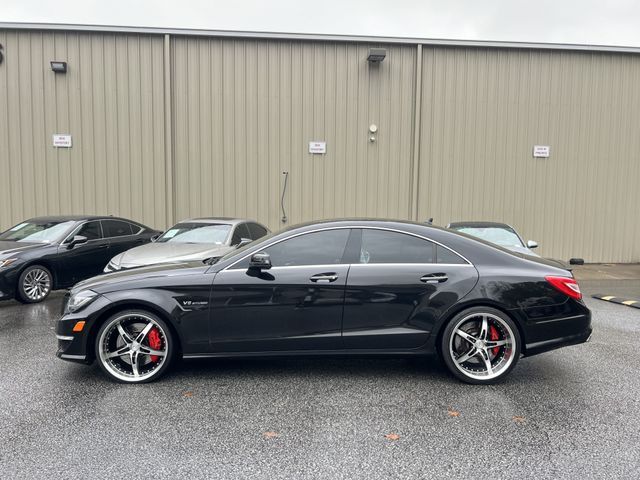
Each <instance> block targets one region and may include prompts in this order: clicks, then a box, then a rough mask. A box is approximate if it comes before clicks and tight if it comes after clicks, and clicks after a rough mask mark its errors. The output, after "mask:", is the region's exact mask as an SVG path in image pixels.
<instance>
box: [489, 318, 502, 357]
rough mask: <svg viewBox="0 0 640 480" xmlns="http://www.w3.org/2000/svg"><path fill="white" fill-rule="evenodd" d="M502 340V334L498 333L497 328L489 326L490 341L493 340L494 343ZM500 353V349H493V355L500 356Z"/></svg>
mask: <svg viewBox="0 0 640 480" xmlns="http://www.w3.org/2000/svg"><path fill="white" fill-rule="evenodd" d="M499 339H500V334H499V333H498V329H497V328H496V327H494V326H493V325H489V340H493V341H494V342H495V341H496V340H499ZM498 352H500V347H493V348H492V349H491V353H493V355H494V356H495V355H498Z"/></svg>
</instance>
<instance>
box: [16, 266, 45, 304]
mask: <svg viewBox="0 0 640 480" xmlns="http://www.w3.org/2000/svg"><path fill="white" fill-rule="evenodd" d="M22 291H23V292H24V295H25V297H26V298H27V299H28V300H30V301H32V302H38V301H40V300H42V299H43V298H45V297H46V296H47V295H49V292H50V291H51V276H50V275H49V272H47V271H46V270H43V269H41V268H37V267H36V268H33V269H31V270H29V271H28V272H27V274H26V275H25V276H24V279H23V280H22Z"/></svg>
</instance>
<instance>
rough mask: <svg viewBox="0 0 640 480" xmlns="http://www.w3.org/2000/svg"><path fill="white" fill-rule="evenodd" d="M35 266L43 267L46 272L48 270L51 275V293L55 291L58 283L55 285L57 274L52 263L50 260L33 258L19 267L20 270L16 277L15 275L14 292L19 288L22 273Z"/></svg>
mask: <svg viewBox="0 0 640 480" xmlns="http://www.w3.org/2000/svg"><path fill="white" fill-rule="evenodd" d="M36 265H40V266H43V267H45V268H46V269H47V270H49V273H51V291H53V290H57V287H58V283H57V282H58V273H57V272H56V269H55V268H54V267H53V262H51V261H50V260H47V259H42V258H33V259H31V260H27V261H26V262H25V263H24V264H23V265H22V266H21V267H20V270H18V275H17V280H16V292H17V291H18V290H17V289H18V288H20V277H21V276H22V274H23V273H24V271H25V270H26V269H27V268H29V267H33V266H36Z"/></svg>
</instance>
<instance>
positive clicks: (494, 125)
mask: <svg viewBox="0 0 640 480" xmlns="http://www.w3.org/2000/svg"><path fill="white" fill-rule="evenodd" d="M0 44H2V45H3V46H4V51H3V54H4V56H5V61H4V62H3V63H2V64H1V65H0V169H1V171H2V172H3V175H1V176H0V229H4V228H7V227H9V226H10V225H11V224H13V223H15V222H18V221H19V220H21V219H23V218H25V217H29V216H35V215H45V214H56V213H72V212H75V213H112V214H116V215H122V216H126V217H129V218H133V219H136V220H139V221H142V222H144V223H147V224H149V225H152V226H155V227H158V228H163V227H166V226H167V224H168V223H170V222H171V221H172V220H173V219H175V220H178V219H180V218H185V217H189V216H200V215H234V216H235V215H237V216H249V217H253V218H255V219H257V220H259V221H262V222H264V223H266V224H268V225H269V226H270V227H271V228H272V229H278V228H280V227H281V226H282V225H283V224H282V223H281V221H280V218H281V215H282V213H281V211H280V196H281V193H282V187H283V180H284V176H283V175H282V172H284V171H287V172H289V186H288V190H287V193H286V195H285V209H286V212H287V216H288V222H287V225H290V224H293V223H297V222H300V221H305V220H312V219H319V218H329V217H342V216H377V217H399V218H409V217H410V216H411V215H412V214H411V212H412V203H413V202H414V201H415V200H416V199H417V207H418V209H417V216H416V219H419V220H423V219H425V218H428V217H431V216H433V217H435V221H436V223H437V224H446V223H447V222H449V221H454V220H460V219H486V220H499V221H506V222H509V223H511V224H513V225H514V226H515V227H517V228H518V229H519V230H520V231H521V232H522V233H523V234H524V235H525V236H526V237H528V238H534V239H535V240H538V241H539V242H540V244H541V249H540V250H541V253H543V254H544V255H547V256H552V257H557V258H564V259H566V258H568V257H570V256H580V257H584V258H585V259H586V260H587V261H640V242H637V241H636V239H637V238H638V236H639V235H640V222H639V221H638V218H637V213H636V211H635V210H636V208H637V205H639V204H640V193H639V190H638V188H637V185H638V184H639V181H640V161H639V160H640V159H639V158H638V157H639V153H638V152H640V88H639V87H638V85H640V56H638V55H633V54H628V55H625V54H616V53H610V52H609V53H603V52H600V53H597V52H593V53H591V52H576V51H571V52H569V51H560V50H525V49H498V48H462V47H432V46H429V45H424V46H423V53H422V56H421V58H417V51H418V48H417V47H416V45H402V44H387V45H378V44H367V43H358V42H334V41H331V42H329V41H301V40H262V39H231V38H219V37H206V36H200V37H198V36H173V35H172V36H171V37H167V38H166V39H165V38H163V36H161V35H151V34H132V33H86V32H85V33H71V32H68V33H65V32H55V33H53V32H46V31H34V30H17V31H16V30H0ZM165 46H166V48H165ZM370 46H383V47H384V48H386V49H387V57H386V59H385V60H384V61H383V62H382V63H381V64H378V65H371V64H369V63H368V62H367V61H366V56H367V51H368V48H369V47H370ZM51 60H66V61H67V62H68V64H69V71H68V73H67V74H65V75H56V74H54V73H53V72H52V71H51V69H50V67H49V61H51ZM420 62H421V71H420V72H421V73H422V77H421V85H418V87H421V88H419V89H418V90H416V78H417V77H419V76H418V75H417V73H418V71H417V70H416V65H417V64H420ZM167 69H170V70H167ZM419 99H420V105H419V109H418V110H416V102H417V100H419ZM418 118H419V119H420V124H419V126H420V128H418V129H417V130H416V132H417V134H418V135H419V137H418V138H417V142H415V143H414V128H415V126H416V125H417V123H416V120H417V119H418ZM370 124H376V125H377V126H378V129H379V130H378V133H377V134H376V141H375V142H370V141H369V132H368V128H369V125H370ZM165 132H169V133H170V135H169V136H165ZM54 133H70V134H72V135H73V142H74V145H73V148H71V149H55V148H53V147H52V145H51V135H52V134H54ZM314 140H318V141H326V142H327V153H326V155H311V154H309V153H308V142H309V141H314ZM534 144H542V145H550V146H551V157H550V158H549V159H534V158H532V147H533V145H534ZM414 145H415V146H417V150H415V151H414ZM414 159H415V160H416V163H415V164H414V161H413V160H414ZM414 168H417V169H418V171H417V172H416V173H417V175H418V178H417V180H418V181H417V189H415V190H414V189H413V187H412V183H413V174H414ZM168 169H169V170H168ZM172 195H173V202H172V201H171V198H172ZM416 196H417V197H416Z"/></svg>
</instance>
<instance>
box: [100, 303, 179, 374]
mask: <svg viewBox="0 0 640 480" xmlns="http://www.w3.org/2000/svg"><path fill="white" fill-rule="evenodd" d="M95 349H96V350H95V351H96V358H97V360H98V364H99V365H100V368H101V369H102V370H103V371H104V372H105V373H106V374H107V375H109V376H110V377H111V378H112V379H114V380H116V381H118V382H122V383H146V382H151V381H153V380H156V379H157V378H159V377H161V376H162V375H163V374H164V373H165V372H166V371H167V369H168V368H169V366H170V364H171V361H172V359H173V352H174V349H175V345H174V339H173V336H172V335H171V331H170V330H169V327H168V326H167V324H166V323H165V322H164V321H163V320H162V319H160V318H159V317H158V316H156V315H154V314H152V313H150V312H145V311H142V310H127V311H124V312H119V313H117V314H116V315H113V316H112V317H111V318H109V319H108V320H107V321H106V322H105V323H104V324H103V325H102V326H101V327H100V330H99V331H98V335H97V336H96V344H95Z"/></svg>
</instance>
